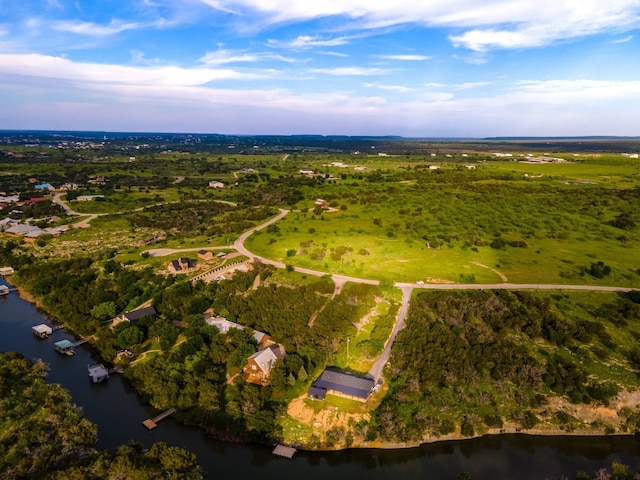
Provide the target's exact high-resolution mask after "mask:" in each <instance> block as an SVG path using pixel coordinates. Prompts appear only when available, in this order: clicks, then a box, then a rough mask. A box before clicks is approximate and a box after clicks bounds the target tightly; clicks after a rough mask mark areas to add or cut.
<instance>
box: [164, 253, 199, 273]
mask: <svg viewBox="0 0 640 480" xmlns="http://www.w3.org/2000/svg"><path fill="white" fill-rule="evenodd" d="M193 267H194V265H193V262H192V261H191V260H189V259H188V258H185V257H180V258H179V259H177V260H171V261H170V262H169V267H168V268H167V270H169V272H170V273H187V272H189V271H191V270H192V269H193Z"/></svg>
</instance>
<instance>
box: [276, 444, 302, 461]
mask: <svg viewBox="0 0 640 480" xmlns="http://www.w3.org/2000/svg"><path fill="white" fill-rule="evenodd" d="M296 452H297V450H296V449H295V448H293V447H287V446H286V445H276V448H274V449H273V452H272V453H273V455H275V456H276V457H281V458H288V459H289V460H291V459H292V458H293V456H294V455H295V453H296Z"/></svg>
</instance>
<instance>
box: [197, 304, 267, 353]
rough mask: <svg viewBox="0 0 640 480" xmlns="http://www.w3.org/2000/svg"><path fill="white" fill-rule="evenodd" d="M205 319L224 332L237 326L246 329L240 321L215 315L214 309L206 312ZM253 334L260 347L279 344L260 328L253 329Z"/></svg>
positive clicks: (239, 328)
mask: <svg viewBox="0 0 640 480" xmlns="http://www.w3.org/2000/svg"><path fill="white" fill-rule="evenodd" d="M204 321H205V322H207V324H208V325H211V326H212V327H216V328H217V329H218V331H219V332H220V333H222V334H227V333H229V330H231V329H232V328H236V329H238V330H244V325H240V324H239V323H235V322H230V321H229V320H227V319H226V318H224V317H214V316H213V311H212V310H207V311H206V312H204ZM251 336H252V337H253V338H254V339H255V341H256V343H257V344H258V349H259V350H260V349H264V348H267V347H270V346H273V345H277V343H274V342H273V340H271V337H270V336H269V335H267V334H266V333H264V332H261V331H259V330H252V331H251Z"/></svg>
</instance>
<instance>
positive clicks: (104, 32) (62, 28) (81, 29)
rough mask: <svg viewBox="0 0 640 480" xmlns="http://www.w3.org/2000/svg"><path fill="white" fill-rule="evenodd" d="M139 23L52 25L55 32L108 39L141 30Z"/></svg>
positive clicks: (74, 22) (113, 21)
mask: <svg viewBox="0 0 640 480" xmlns="http://www.w3.org/2000/svg"><path fill="white" fill-rule="evenodd" d="M140 27H141V25H140V24H139V23H135V22H132V23H124V22H121V21H119V20H112V21H111V22H110V23H109V24H108V25H100V24H97V23H92V22H77V21H65V22H56V23H53V24H52V25H51V28H52V29H53V30H56V31H58V32H67V33H75V34H77V35H87V36H94V37H107V36H109V35H115V34H118V33H120V32H124V31H126V30H134V29H136V28H140Z"/></svg>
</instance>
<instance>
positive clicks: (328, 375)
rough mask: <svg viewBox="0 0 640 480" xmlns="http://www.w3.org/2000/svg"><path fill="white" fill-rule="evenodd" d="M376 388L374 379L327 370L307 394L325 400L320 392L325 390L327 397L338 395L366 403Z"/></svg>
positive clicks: (335, 369) (331, 369)
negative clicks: (328, 395)
mask: <svg viewBox="0 0 640 480" xmlns="http://www.w3.org/2000/svg"><path fill="white" fill-rule="evenodd" d="M374 387H375V382H374V380H373V379H372V378H365V377H361V376H360V375H355V374H353V373H349V372H345V371H342V370H339V369H337V368H327V369H325V371H324V372H322V375H320V377H319V378H318V379H317V380H316V381H315V382H313V385H312V386H311V388H310V389H309V391H308V392H307V394H308V395H309V397H311V398H324V397H322V393H321V392H320V390H324V391H325V395H326V394H331V395H337V396H339V397H345V398H350V399H352V400H358V401H360V402H364V401H366V400H367V398H369V395H370V394H371V392H372V391H373V388H374ZM312 389H313V390H312Z"/></svg>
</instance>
